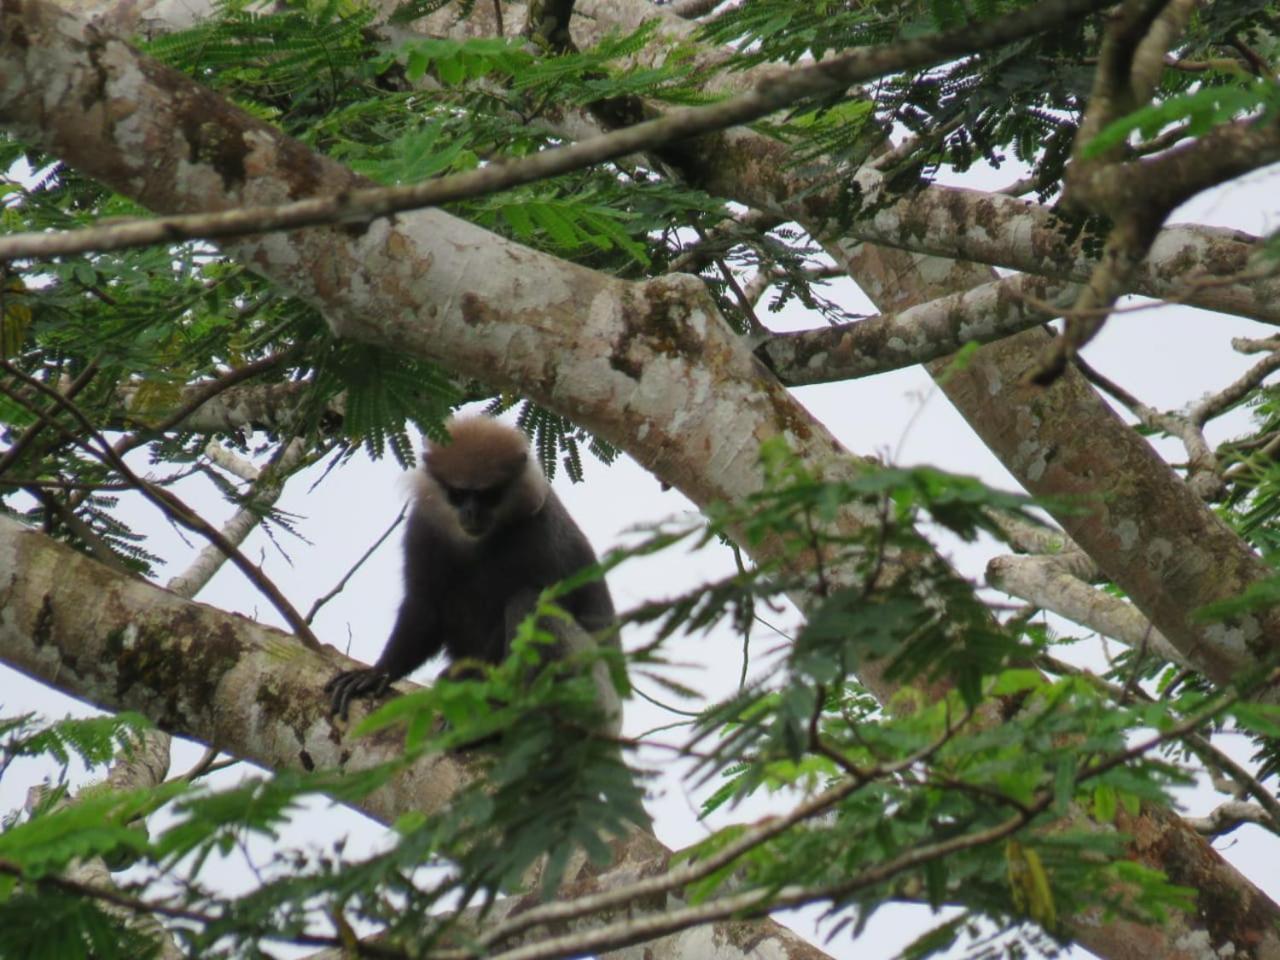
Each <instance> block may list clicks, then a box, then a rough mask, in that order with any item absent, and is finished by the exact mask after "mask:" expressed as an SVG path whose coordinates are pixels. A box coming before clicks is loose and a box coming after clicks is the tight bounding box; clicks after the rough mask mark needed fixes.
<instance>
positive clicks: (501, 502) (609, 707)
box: [325, 417, 621, 729]
mask: <svg viewBox="0 0 1280 960" xmlns="http://www.w3.org/2000/svg"><path fill="white" fill-rule="evenodd" d="M449 431H450V434H451V437H452V442H451V443H448V444H445V445H443V446H432V447H431V448H429V449H428V450H427V453H426V455H425V456H424V458H423V468H422V469H421V470H420V471H418V472H417V473H416V474H415V475H414V479H415V484H416V489H415V491H414V502H413V508H412V510H411V511H410V513H409V524H408V530H407V532H406V534H405V540H404V579H405V591H404V600H403V602H402V603H401V604H400V612H399V614H398V615H397V616H396V623H395V627H394V628H393V629H392V631H391V637H390V639H389V640H388V641H387V645H386V647H385V648H384V649H383V651H382V656H380V657H379V658H378V662H377V663H376V664H374V666H373V667H369V668H363V669H359V670H348V671H345V672H343V673H340V674H338V675H337V676H336V677H334V678H333V679H332V680H330V681H329V682H328V683H327V684H326V685H325V690H326V692H328V693H329V695H330V704H331V710H332V711H333V712H334V713H338V714H341V715H342V716H344V717H345V716H346V715H347V709H348V707H349V705H350V703H351V701H352V700H353V699H355V698H357V697H366V696H375V697H376V696H379V695H380V694H382V693H384V692H385V691H386V689H387V686H388V685H389V684H390V683H392V682H393V681H395V680H399V679H400V678H401V677H404V676H406V675H407V674H409V673H410V672H412V671H413V670H415V669H416V668H417V667H419V666H421V665H422V664H423V663H425V662H426V661H427V660H429V659H430V658H431V657H434V656H435V655H436V654H438V653H440V652H441V651H443V652H445V653H447V654H448V656H449V659H450V660H451V661H453V662H455V663H457V662H460V661H468V660H470V661H478V662H481V663H499V662H501V661H502V660H503V659H504V658H505V657H506V656H507V654H508V653H509V652H510V648H511V640H512V638H513V637H514V636H515V632H516V628H517V627H518V626H519V624H520V621H521V620H523V619H524V618H525V616H526V615H528V613H529V612H530V611H531V610H532V609H533V608H534V605H535V604H536V602H537V599H538V595H539V594H540V593H541V592H542V591H543V590H544V589H545V588H547V587H549V586H551V585H552V584H554V583H559V582H560V581H561V580H564V579H565V578H566V577H569V576H571V575H572V574H575V573H577V572H579V571H580V570H582V569H584V568H586V567H590V566H593V565H594V564H595V563H596V555H595V552H594V551H593V550H592V549H591V544H590V543H589V542H588V541H587V538H586V536H585V535H584V534H583V532H582V531H581V530H580V529H579V528H578V525H577V524H576V523H574V522H573V518H571V517H570V516H569V514H568V511H566V510H565V508H564V506H563V504H561V503H560V500H559V498H558V497H557V496H556V495H555V493H553V492H552V490H551V488H550V487H549V486H548V484H547V481H546V478H545V477H543V475H542V471H540V470H539V469H538V467H537V465H536V464H535V463H534V462H533V461H532V460H531V459H530V458H529V454H528V447H527V443H526V441H525V439H524V436H523V435H522V434H521V433H520V432H519V431H517V430H514V429H512V428H511V427H508V426H505V425H503V424H501V423H498V422H497V421H494V420H489V419H487V418H483V417H477V418H472V419H464V420H456V421H451V423H450V425H449ZM559 603H560V605H561V606H562V607H563V608H564V609H565V610H566V611H567V612H568V613H569V614H571V615H572V617H573V619H574V620H575V621H576V622H577V624H578V626H579V627H580V628H581V629H582V631H585V633H586V634H587V635H590V634H595V633H597V632H599V631H602V630H606V629H607V628H608V627H610V626H612V624H613V623H614V611H613V600H612V598H611V597H610V595H609V588H608V587H607V586H606V585H605V583H604V581H603V580H600V579H597V580H593V581H591V582H589V583H585V584H583V585H582V586H580V587H578V588H577V589H575V590H573V591H572V592H570V593H568V594H566V595H565V596H563V597H561V598H560V599H559ZM550 628H551V627H550V626H549V629H550ZM553 632H554V633H556V634H557V636H559V637H560V645H559V648H557V649H552V650H550V651H549V652H548V656H549V657H552V658H557V657H563V656H566V655H567V654H569V653H571V652H573V651H574V650H577V649H580V648H581V647H583V646H585V645H587V644H590V643H593V642H594V641H593V639H592V638H591V637H590V636H585V635H579V636H576V637H575V636H574V635H573V634H574V633H575V632H574V631H568V630H561V629H558V628H556V629H553ZM607 640H608V642H609V643H611V644H613V645H617V644H618V638H617V635H616V632H610V633H609V634H608V635H607ZM593 670H594V673H595V678H596V684H597V687H598V689H599V695H600V703H601V706H602V709H603V710H604V712H605V714H606V717H607V718H608V721H609V725H610V727H611V728H614V729H616V724H617V723H618V722H620V718H621V705H620V704H619V703H618V697H617V694H616V691H614V689H613V687H612V684H611V682H610V681H609V679H608V670H607V669H606V668H605V665H604V664H603V663H600V662H597V663H596V664H595V667H594V668H593Z"/></svg>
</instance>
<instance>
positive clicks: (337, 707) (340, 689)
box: [324, 667, 391, 720]
mask: <svg viewBox="0 0 1280 960" xmlns="http://www.w3.org/2000/svg"><path fill="white" fill-rule="evenodd" d="M390 686H391V675H390V674H388V673H387V672H386V671H385V670H379V669H378V668H377V667H365V668H362V669H360V670H344V671H342V673H340V674H338V675H337V676H336V677H334V678H333V679H332V680H330V681H329V682H328V683H326V684H325V685H324V692H325V693H327V694H329V715H330V716H332V715H333V714H335V713H336V714H337V715H338V716H340V717H342V719H343V720H346V719H347V711H348V710H349V709H350V708H351V701H352V700H354V699H356V698H357V697H380V696H382V695H383V694H384V693H386V692H387V688H388V687H390Z"/></svg>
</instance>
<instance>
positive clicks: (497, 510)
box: [422, 417, 547, 539]
mask: <svg viewBox="0 0 1280 960" xmlns="http://www.w3.org/2000/svg"><path fill="white" fill-rule="evenodd" d="M445 426H446V429H447V430H448V431H449V442H448V443H445V444H438V445H437V444H431V445H430V446H428V447H427V450H426V452H425V453H424V454H423V456H422V462H423V469H424V471H425V473H426V479H427V481H428V483H427V489H426V490H425V491H424V493H426V494H427V496H428V497H429V498H430V499H431V500H433V501H436V502H437V503H441V502H442V503H441V505H442V506H443V505H447V507H448V510H449V512H450V513H452V515H453V517H454V519H456V521H457V524H458V527H459V528H460V529H461V530H462V532H463V533H464V534H466V535H467V536H468V537H471V538H473V539H480V538H482V537H485V536H487V535H488V534H489V533H491V532H493V531H494V530H495V529H499V528H501V527H502V526H504V525H506V524H507V523H510V522H511V521H512V520H517V519H520V518H522V517H528V516H532V515H533V514H535V513H537V512H538V511H539V510H541V509H542V505H543V503H544V502H545V501H546V498H547V481H546V479H545V478H544V477H543V476H542V471H541V470H539V469H538V466H537V464H536V463H534V462H533V460H532V459H531V458H530V456H529V444H528V441H526V440H525V437H524V434H522V433H521V432H520V431H519V430H516V429H513V428H512V427H509V426H507V425H506V424H504V423H499V422H498V421H497V420H491V419H489V418H488V417H468V418H466V419H460V420H451V421H449V423H448V424H446V425H445ZM433 488H434V489H433Z"/></svg>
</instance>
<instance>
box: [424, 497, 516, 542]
mask: <svg viewBox="0 0 1280 960" xmlns="http://www.w3.org/2000/svg"><path fill="white" fill-rule="evenodd" d="M440 489H441V490H442V491H444V496H445V499H446V500H448V501H449V506H450V507H452V508H453V512H454V513H455V514H456V515H457V517H458V526H460V527H462V530H463V532H464V533H466V535H467V536H469V537H475V538H476V539H479V538H480V537H483V536H484V535H485V534H487V533H488V532H489V531H490V530H492V529H493V527H494V523H495V521H496V520H497V519H498V512H499V511H498V508H499V507H500V506H501V505H502V498H503V495H504V493H505V488H504V487H496V488H495V487H488V488H485V489H483V490H467V489H464V488H462V487H451V486H448V485H446V484H443V483H442V484H440Z"/></svg>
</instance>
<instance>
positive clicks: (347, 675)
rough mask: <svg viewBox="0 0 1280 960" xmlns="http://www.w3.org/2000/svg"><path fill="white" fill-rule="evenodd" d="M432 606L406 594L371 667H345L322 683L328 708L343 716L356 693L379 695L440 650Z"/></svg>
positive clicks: (440, 644)
mask: <svg viewBox="0 0 1280 960" xmlns="http://www.w3.org/2000/svg"><path fill="white" fill-rule="evenodd" d="M434 613H435V611H434V608H433V607H432V606H431V605H430V604H428V603H426V602H424V601H423V600H422V599H421V598H419V597H416V596H413V595H409V596H406V597H405V598H404V602H403V603H401V604H400V612H399V613H398V614H397V615H396V625H395V627H394V628H392V630H391V638H390V639H389V640H387V645H386V647H385V648H383V651H382V656H380V657H379V658H378V662H377V663H375V664H374V665H373V666H372V667H361V668H360V669H359V670H344V671H343V672H342V673H340V674H338V675H337V676H336V677H334V678H333V679H332V680H330V681H329V682H328V683H326V684H325V685H324V691H325V693H327V694H329V712H330V713H331V714H334V713H336V714H338V715H339V716H340V717H342V719H343V720H346V719H347V712H348V710H349V709H350V707H351V701H352V700H354V699H356V698H357V697H380V696H382V695H383V694H384V693H386V692H387V687H389V686H390V685H391V684H392V683H394V682H395V681H396V680H399V679H400V678H401V677H404V676H407V675H408V674H409V673H411V672H412V671H413V670H415V669H417V668H418V667H419V666H421V665H422V664H424V663H426V662H427V661H428V660H429V659H431V658H432V657H434V656H435V655H436V654H437V653H439V652H440V648H441V647H442V646H443V644H442V642H441V640H440V637H439V634H440V632H439V630H437V629H436V628H435V627H436V624H435V620H436V618H435V615H434Z"/></svg>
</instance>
